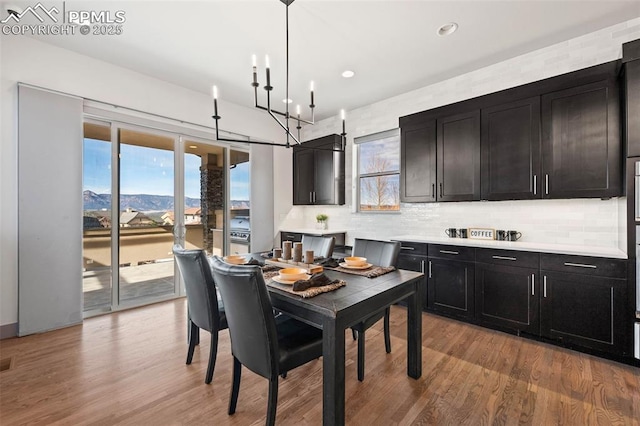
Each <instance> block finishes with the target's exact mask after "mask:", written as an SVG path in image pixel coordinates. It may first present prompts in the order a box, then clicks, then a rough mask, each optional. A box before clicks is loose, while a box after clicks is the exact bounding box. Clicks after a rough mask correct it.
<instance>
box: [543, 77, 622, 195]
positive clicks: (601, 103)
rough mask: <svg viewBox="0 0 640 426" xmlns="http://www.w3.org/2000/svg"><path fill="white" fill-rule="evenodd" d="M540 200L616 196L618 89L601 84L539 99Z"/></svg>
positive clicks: (619, 172)
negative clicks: (540, 125)
mask: <svg viewBox="0 0 640 426" xmlns="http://www.w3.org/2000/svg"><path fill="white" fill-rule="evenodd" d="M542 147H543V157H542V172H543V174H544V198H580V197H614V196H617V195H620V192H621V184H622V167H621V166H622V164H621V161H622V156H621V150H620V111H619V96H618V86H617V85H616V83H615V81H613V80H604V81H600V82H596V83H591V84H585V85H582V86H576V87H571V88H569V89H565V90H559V91H557V92H553V93H548V94H545V95H543V96H542Z"/></svg>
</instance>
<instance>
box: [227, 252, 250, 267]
mask: <svg viewBox="0 0 640 426" xmlns="http://www.w3.org/2000/svg"><path fill="white" fill-rule="evenodd" d="M224 261H225V262H227V263H231V264H232V265H244V264H245V263H246V262H247V259H245V258H244V256H238V255H235V254H232V255H229V256H225V257H224Z"/></svg>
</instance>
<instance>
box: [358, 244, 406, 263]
mask: <svg viewBox="0 0 640 426" xmlns="http://www.w3.org/2000/svg"><path fill="white" fill-rule="evenodd" d="M352 253H353V256H360V257H366V258H367V262H368V263H371V264H373V265H376V266H384V267H386V266H396V263H397V262H398V254H399V253H400V241H377V240H365V239H362V238H356V239H355V241H354V243H353V250H352Z"/></svg>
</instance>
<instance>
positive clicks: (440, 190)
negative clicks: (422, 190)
mask: <svg viewBox="0 0 640 426" xmlns="http://www.w3.org/2000/svg"><path fill="white" fill-rule="evenodd" d="M440 198H442V182H440Z"/></svg>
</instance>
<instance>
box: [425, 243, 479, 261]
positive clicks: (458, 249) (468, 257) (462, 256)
mask: <svg viewBox="0 0 640 426" xmlns="http://www.w3.org/2000/svg"><path fill="white" fill-rule="evenodd" d="M475 255H476V249H475V248H473V247H464V246H445V245H439V244H429V257H437V258H440V259H452V260H459V261H465V262H473V261H474V260H475V258H476V256H475Z"/></svg>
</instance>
